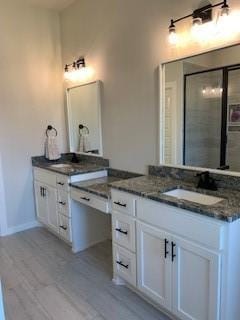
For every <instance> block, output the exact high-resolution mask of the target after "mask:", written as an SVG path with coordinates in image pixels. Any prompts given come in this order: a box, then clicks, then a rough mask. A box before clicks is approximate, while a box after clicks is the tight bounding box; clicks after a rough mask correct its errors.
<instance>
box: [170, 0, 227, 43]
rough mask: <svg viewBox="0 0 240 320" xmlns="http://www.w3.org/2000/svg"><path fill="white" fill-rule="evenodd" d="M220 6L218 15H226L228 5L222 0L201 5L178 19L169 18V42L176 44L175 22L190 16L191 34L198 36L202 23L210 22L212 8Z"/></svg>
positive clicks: (225, 0)
mask: <svg viewBox="0 0 240 320" xmlns="http://www.w3.org/2000/svg"><path fill="white" fill-rule="evenodd" d="M220 6H221V13H220V17H226V16H228V15H229V11H230V8H229V5H228V3H227V0H224V1H222V2H219V3H217V4H214V5H212V4H208V5H206V6H204V7H201V8H199V9H196V10H194V11H193V12H192V13H190V14H188V15H186V16H184V17H181V18H178V19H175V20H174V19H171V23H170V26H169V28H168V30H169V42H170V43H171V44H177V42H178V35H177V30H176V23H178V22H180V21H182V20H185V19H189V18H192V34H193V36H195V37H196V38H198V37H199V35H200V32H201V27H202V25H203V24H205V23H207V22H211V21H212V20H213V18H212V12H213V8H216V7H220Z"/></svg>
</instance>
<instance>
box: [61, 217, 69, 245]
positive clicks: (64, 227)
mask: <svg viewBox="0 0 240 320" xmlns="http://www.w3.org/2000/svg"><path fill="white" fill-rule="evenodd" d="M59 234H60V236H62V237H63V238H64V239H65V240H67V241H68V242H72V226H71V219H69V218H67V217H65V216H63V215H62V214H59Z"/></svg>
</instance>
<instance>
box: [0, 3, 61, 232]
mask: <svg viewBox="0 0 240 320" xmlns="http://www.w3.org/2000/svg"><path fill="white" fill-rule="evenodd" d="M0 39H1V50H0V64H1V73H0V158H1V159H2V173H1V172H0V179H1V180H3V181H1V183H2V182H3V183H4V190H3V188H2V191H1V192H0V197H1V195H3V194H4V192H5V203H6V214H7V227H8V229H9V230H7V231H8V232H13V231H15V230H18V228H21V227H22V226H24V225H25V226H28V225H31V224H32V222H34V221H35V212H34V200H33V188H32V172H31V156H33V155H39V154H43V142H44V130H45V128H46V126H47V124H48V123H50V124H52V125H54V126H56V128H57V129H59V132H60V134H59V136H60V140H61V149H62V150H63V151H65V131H64V130H65V123H64V111H63V102H62V97H63V91H62V71H61V68H60V66H61V51H60V40H59V39H60V33H59V17H58V14H57V13H54V12H53V11H50V10H44V9H39V8H32V7H28V6H24V5H23V4H22V5H21V6H20V5H19V1H18V0H16V1H13V0H10V1H3V0H1V1H0ZM0 168H1V167H0ZM1 183H0V184H1ZM2 198H3V196H2ZM2 201H3V200H2ZM0 203H1V199H0ZM3 213H4V212H3V207H2V206H1V207H0V215H3ZM16 227H17V229H15V228H16ZM5 231H6V230H5Z"/></svg>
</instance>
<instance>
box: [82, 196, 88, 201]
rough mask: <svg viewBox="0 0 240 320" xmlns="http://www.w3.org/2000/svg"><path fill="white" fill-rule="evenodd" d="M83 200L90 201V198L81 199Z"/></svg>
mask: <svg viewBox="0 0 240 320" xmlns="http://www.w3.org/2000/svg"><path fill="white" fill-rule="evenodd" d="M81 199H82V200H85V201H90V198H86V197H81Z"/></svg>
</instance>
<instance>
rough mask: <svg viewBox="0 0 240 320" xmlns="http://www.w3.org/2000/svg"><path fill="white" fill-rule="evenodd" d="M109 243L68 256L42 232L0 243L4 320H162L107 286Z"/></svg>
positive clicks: (122, 289)
mask: <svg viewBox="0 0 240 320" xmlns="http://www.w3.org/2000/svg"><path fill="white" fill-rule="evenodd" d="M111 276H112V257H111V242H110V241H107V242H104V243H101V244H98V245H96V246H94V247H92V248H90V249H88V250H85V251H83V252H81V253H79V254H76V255H74V254H73V253H72V252H71V250H70V248H69V247H68V246H67V245H66V244H64V243H63V242H62V241H60V240H59V239H57V238H56V237H55V236H54V235H52V234H51V233H49V232H48V231H47V230H45V229H43V228H36V229H32V230H28V231H25V232H22V233H18V234H16V235H13V236H9V237H6V238H0V277H2V280H3V285H4V295H5V304H6V313H7V320H30V319H31V320H104V319H105V320H138V319H140V320H167V319H168V318H167V317H166V316H164V315H162V314H161V313H160V312H159V311H157V310H156V309H154V308H153V307H152V306H151V305H149V304H148V303H146V302H145V301H144V300H142V299H141V298H140V297H139V296H137V295H136V294H135V293H133V292H132V291H131V290H129V289H127V288H126V287H121V286H120V287H119V286H115V285H114V284H113V283H112V281H111Z"/></svg>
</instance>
